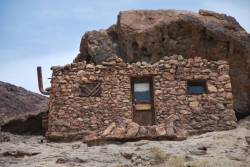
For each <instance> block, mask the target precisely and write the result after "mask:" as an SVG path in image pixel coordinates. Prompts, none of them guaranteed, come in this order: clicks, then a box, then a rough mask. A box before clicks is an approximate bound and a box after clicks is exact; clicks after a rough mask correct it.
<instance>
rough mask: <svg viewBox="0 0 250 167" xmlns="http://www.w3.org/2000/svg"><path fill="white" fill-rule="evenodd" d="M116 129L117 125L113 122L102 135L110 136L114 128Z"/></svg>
mask: <svg viewBox="0 0 250 167" xmlns="http://www.w3.org/2000/svg"><path fill="white" fill-rule="evenodd" d="M115 127H116V124H115V123H114V122H113V123H112V124H110V125H109V126H108V127H107V128H106V129H105V130H104V131H103V133H102V136H107V135H109V134H111V132H112V131H113V130H114V128H115Z"/></svg>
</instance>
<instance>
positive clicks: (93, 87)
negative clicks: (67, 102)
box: [80, 82, 101, 97]
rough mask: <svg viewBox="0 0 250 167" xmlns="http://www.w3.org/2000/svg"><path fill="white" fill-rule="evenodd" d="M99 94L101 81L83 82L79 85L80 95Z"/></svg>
mask: <svg viewBox="0 0 250 167" xmlns="http://www.w3.org/2000/svg"><path fill="white" fill-rule="evenodd" d="M91 96H92V97H98V96H101V82H92V83H84V84H81V85H80V97H91Z"/></svg>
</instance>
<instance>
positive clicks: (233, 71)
mask: <svg viewBox="0 0 250 167" xmlns="http://www.w3.org/2000/svg"><path fill="white" fill-rule="evenodd" d="M173 54H181V55H183V56H184V57H187V58H188V57H194V56H200V57H204V58H206V59H209V60H220V59H223V60H227V61H228V62H229V64H230V76H231V82H232V89H233V95H234V109H235V110H236V114H237V116H238V118H240V117H242V116H244V115H249V113H250V111H249V108H250V107H249V106H250V84H249V83H250V77H249V76H250V70H249V69H250V35H249V34H248V33H247V32H246V31H245V30H244V29H243V28H242V27H241V26H240V24H239V23H238V22H237V21H236V20H235V18H233V17H231V16H227V15H225V14H220V13H215V12H211V11H206V10H200V11H199V12H198V13H194V12H189V11H178V10H131V11H123V12H120V13H119V15H118V20H117V23H116V24H115V25H113V26H111V27H110V28H108V29H106V30H99V31H89V32H86V33H85V34H84V36H83V37H82V40H81V44H80V53H79V54H78V56H77V57H76V58H75V60H74V61H75V62H79V61H84V60H86V61H87V62H89V63H96V64H98V63H100V62H101V61H103V60H105V59H107V58H108V57H110V56H112V55H117V56H118V57H121V58H122V59H123V60H124V61H125V62H136V61H146V62H149V63H154V62H156V61H158V60H160V59H161V58H162V57H163V56H171V55H173Z"/></svg>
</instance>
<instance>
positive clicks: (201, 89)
mask: <svg viewBox="0 0 250 167" xmlns="http://www.w3.org/2000/svg"><path fill="white" fill-rule="evenodd" d="M189 92H190V93H195V94H198V93H199V94H200V93H204V92H205V89H204V87H203V86H190V87H189Z"/></svg>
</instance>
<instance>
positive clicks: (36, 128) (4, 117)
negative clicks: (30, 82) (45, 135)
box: [0, 81, 48, 134]
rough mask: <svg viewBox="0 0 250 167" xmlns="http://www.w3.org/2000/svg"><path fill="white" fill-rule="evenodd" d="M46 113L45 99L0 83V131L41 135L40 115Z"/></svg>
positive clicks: (46, 99)
mask: <svg viewBox="0 0 250 167" xmlns="http://www.w3.org/2000/svg"><path fill="white" fill-rule="evenodd" d="M47 111H48V98H47V97H45V96H42V95H39V94H36V93H33V92H30V91H27V90H25V89H24V88H21V87H17V86H15V85H11V84H9V83H5V82H1V81H0V126H2V131H10V132H13V133H18V134H23V133H31V134H37V133H38V134H40V133H42V122H41V121H42V113H46V112H47Z"/></svg>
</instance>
